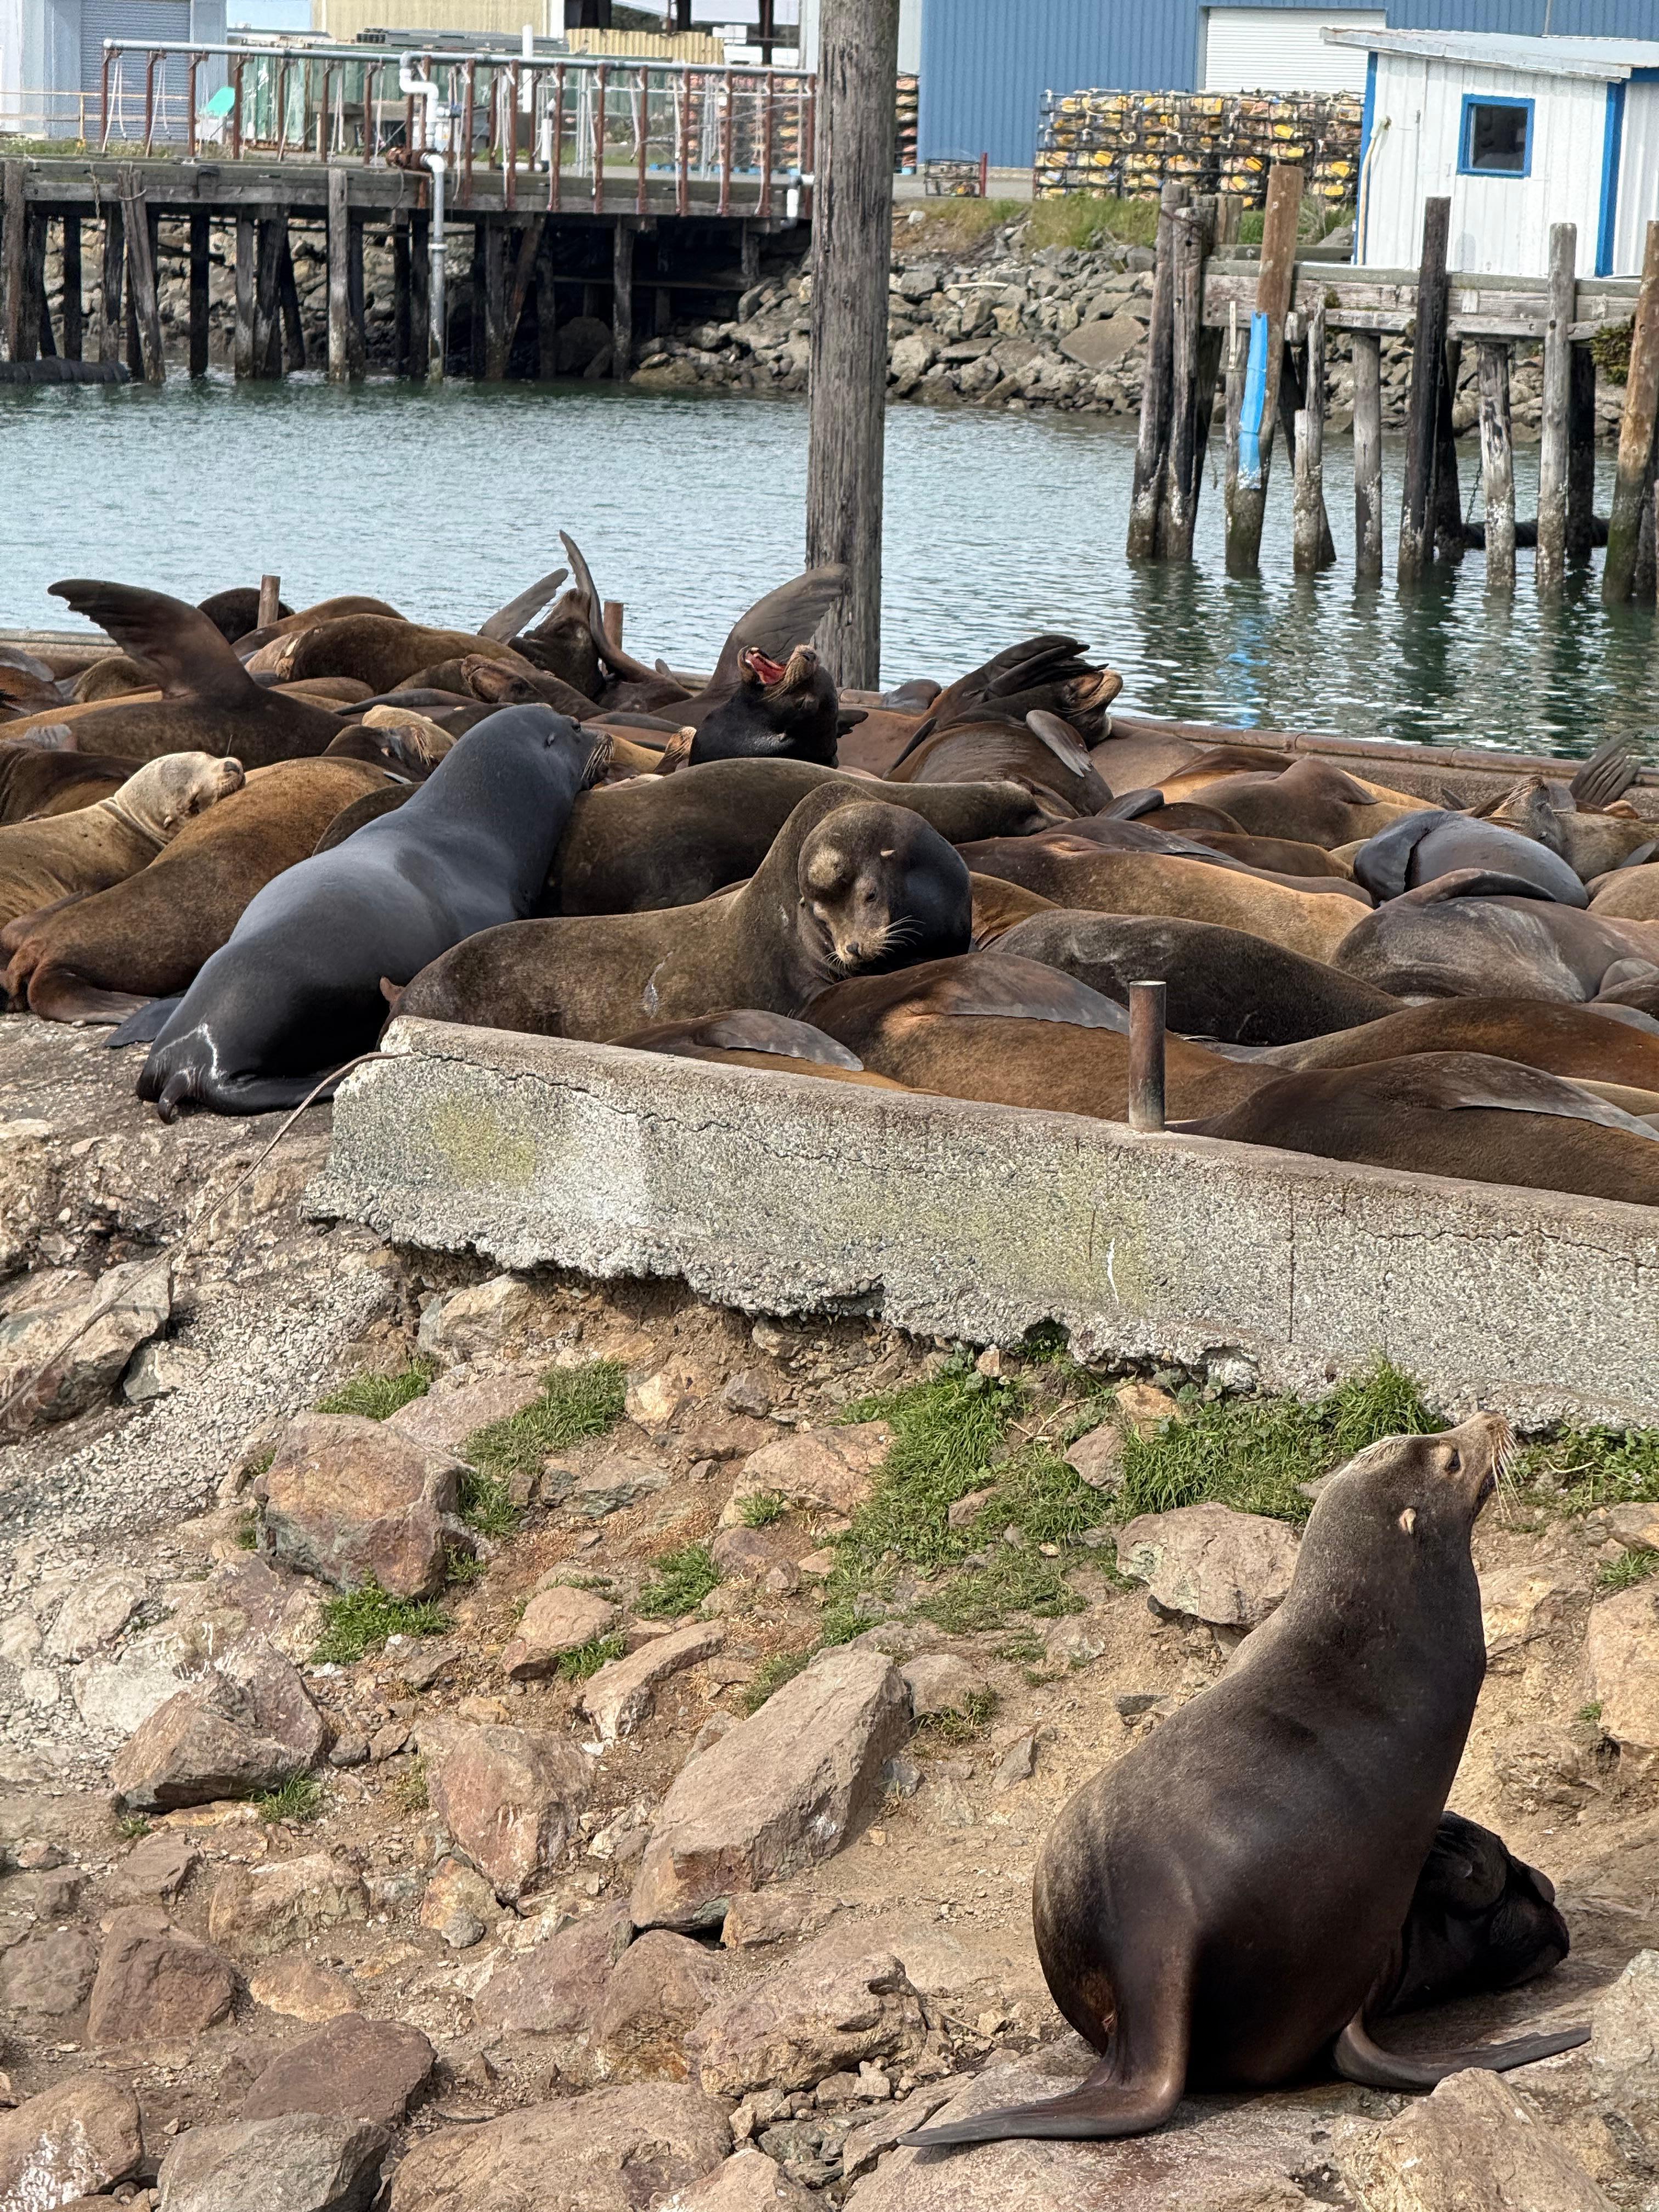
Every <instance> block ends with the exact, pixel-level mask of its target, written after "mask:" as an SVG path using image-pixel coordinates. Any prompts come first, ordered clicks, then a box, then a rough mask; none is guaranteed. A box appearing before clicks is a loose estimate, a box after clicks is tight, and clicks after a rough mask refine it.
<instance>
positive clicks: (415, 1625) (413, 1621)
mask: <svg viewBox="0 0 1659 2212" xmlns="http://www.w3.org/2000/svg"><path fill="white" fill-rule="evenodd" d="M449 1625H450V1623H449V1615H448V1614H447V1613H446V1612H445V1611H444V1609H443V1607H441V1605H435V1604H434V1603H433V1602H432V1601H431V1600H430V1599H426V1600H420V1601H417V1600H415V1599H410V1598H399V1597H392V1596H391V1595H388V1593H387V1592H386V1591H385V1590H383V1589H381V1588H380V1584H379V1583H376V1582H367V1583H363V1584H362V1588H361V1589H355V1590H348V1591H347V1592H346V1593H345V1595H343V1597H331V1598H329V1599H328V1600H326V1601H325V1604H324V1606H323V1633H322V1636H321V1638H319V1642H318V1644H317V1649H316V1650H315V1651H314V1652H313V1654H312V1656H313V1659H315V1660H316V1661H317V1662H318V1663H319V1665H322V1664H326V1663H327V1662H334V1663H335V1664H337V1665H338V1666H349V1665H350V1663H351V1662H352V1661H353V1660H355V1659H362V1658H363V1657H365V1656H367V1654H368V1653H369V1652H371V1651H379V1650H381V1649H382V1647H383V1646H384V1644H385V1643H386V1638H387V1637H388V1636H441V1635H442V1634H443V1633H444V1632H445V1630H446V1629H447V1627H448V1626H449Z"/></svg>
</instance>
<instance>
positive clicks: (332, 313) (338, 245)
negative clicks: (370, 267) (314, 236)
mask: <svg viewBox="0 0 1659 2212" xmlns="http://www.w3.org/2000/svg"><path fill="white" fill-rule="evenodd" d="M349 188H350V179H349V176H348V174H347V173H346V170H345V168H344V167H343V164H340V163H335V164H334V165H333V166H332V167H331V168H330V170H329V173H328V380H329V382H330V383H331V384H343V383H344V382H345V381H346V380H347V379H348V377H349V375H350V374H351V343H350V328H351V315H350V295H349V286H348V283H347V278H346V264H347V262H348V261H349V258H350V255H349V238H350V224H351V217H350V214H349V208H348V204H347V195H348V192H349Z"/></svg>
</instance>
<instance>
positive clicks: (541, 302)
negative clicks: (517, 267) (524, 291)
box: [536, 222, 559, 384]
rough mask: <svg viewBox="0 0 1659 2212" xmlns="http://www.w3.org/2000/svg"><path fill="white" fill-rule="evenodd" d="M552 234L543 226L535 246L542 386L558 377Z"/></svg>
mask: <svg viewBox="0 0 1659 2212" xmlns="http://www.w3.org/2000/svg"><path fill="white" fill-rule="evenodd" d="M554 242H555V232H554V228H553V226H552V224H551V223H550V222H549V223H544V224H543V226H542V234H541V236H540V238H539V239H538V241H537V245H536V374H537V376H538V379H539V380H540V381H541V382H542V383H544V384H547V383H550V381H551V380H552V379H553V378H554V377H556V375H557V374H558V373H559V295H558V287H557V283H556V279H555V276H554V273H553V246H554Z"/></svg>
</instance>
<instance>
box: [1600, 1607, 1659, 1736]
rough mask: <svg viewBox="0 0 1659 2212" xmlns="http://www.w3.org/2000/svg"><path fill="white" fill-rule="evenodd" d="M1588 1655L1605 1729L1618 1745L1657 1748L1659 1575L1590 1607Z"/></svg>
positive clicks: (1658, 1718)
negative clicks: (1657, 1577) (1658, 1577)
mask: <svg viewBox="0 0 1659 2212" xmlns="http://www.w3.org/2000/svg"><path fill="white" fill-rule="evenodd" d="M1584 1656H1585V1658H1586V1660H1587V1661H1588V1662H1589V1674H1590V1694H1591V1696H1592V1697H1593V1698H1594V1699H1595V1701H1596V1703H1597V1704H1599V1705H1600V1706H1601V1726H1602V1727H1603V1728H1604V1729H1606V1731H1607V1734H1608V1735H1610V1736H1611V1737H1612V1738H1613V1741H1614V1742H1615V1743H1616V1744H1618V1745H1619V1747H1620V1750H1625V1749H1626V1748H1628V1749H1629V1750H1631V1751H1633V1752H1636V1753H1651V1752H1654V1751H1659V1579H1650V1580H1649V1581H1647V1582H1644V1583H1635V1584H1634V1585H1633V1586H1632V1588H1631V1589H1626V1590H1620V1592H1619V1594H1618V1595H1617V1596H1615V1597H1607V1598H1603V1599H1602V1600H1601V1603H1600V1604H1599V1605H1595V1606H1592V1607H1590V1617H1589V1632H1588V1634H1587V1635H1586V1637H1585V1639H1584Z"/></svg>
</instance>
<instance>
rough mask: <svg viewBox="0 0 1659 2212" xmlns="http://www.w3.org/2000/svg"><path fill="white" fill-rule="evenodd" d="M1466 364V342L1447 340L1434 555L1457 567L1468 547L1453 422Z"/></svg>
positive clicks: (1438, 424)
mask: <svg viewBox="0 0 1659 2212" xmlns="http://www.w3.org/2000/svg"><path fill="white" fill-rule="evenodd" d="M1462 365H1463V347H1462V340H1461V339H1458V338H1448V339H1447V341H1446V366H1445V374H1443V376H1442V378H1441V380H1440V396H1439V398H1438V400H1437V404H1436V406H1435V411H1434V499H1433V508H1432V513H1433V525H1434V556H1435V558H1436V560H1437V561H1445V562H1449V563H1450V564H1451V566H1452V567H1453V568H1456V567H1457V565H1458V564H1459V562H1461V561H1462V558H1463V556H1464V553H1465V552H1466V551H1467V550H1468V545H1467V541H1466V540H1465V538H1464V536H1463V482H1462V472H1461V471H1460V470H1459V468H1458V465H1457V433H1456V431H1455V429H1454V428H1453V423H1452V407H1453V399H1454V395H1455V392H1456V390H1457V379H1458V372H1459V370H1460V369H1461V368H1462Z"/></svg>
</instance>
